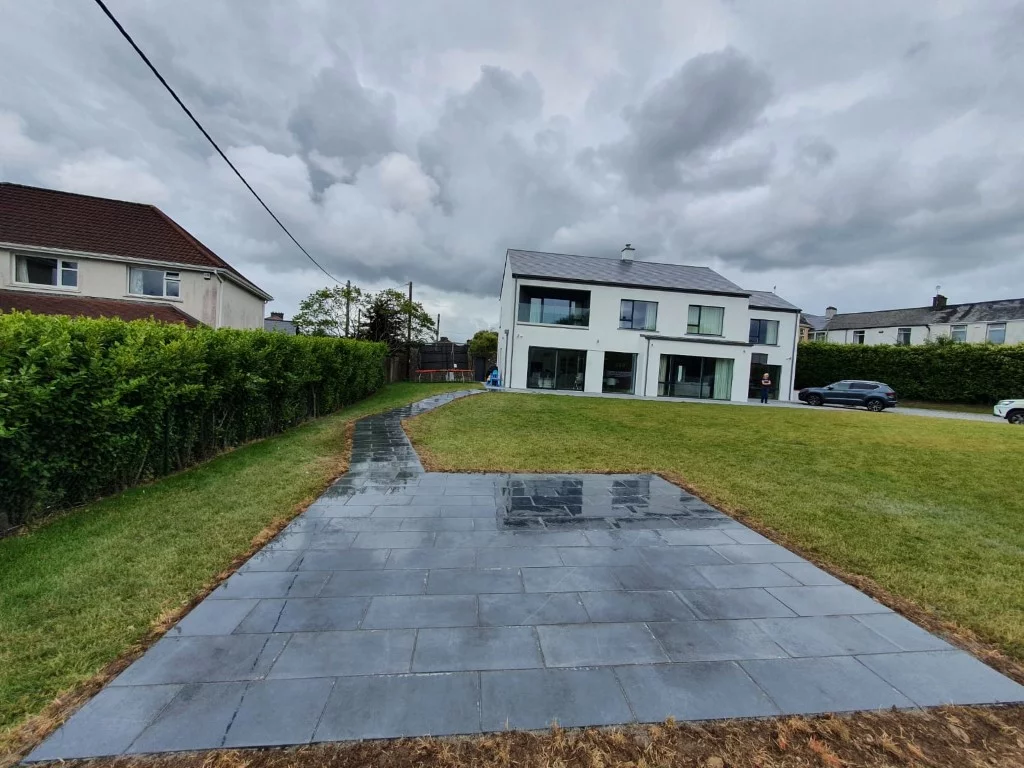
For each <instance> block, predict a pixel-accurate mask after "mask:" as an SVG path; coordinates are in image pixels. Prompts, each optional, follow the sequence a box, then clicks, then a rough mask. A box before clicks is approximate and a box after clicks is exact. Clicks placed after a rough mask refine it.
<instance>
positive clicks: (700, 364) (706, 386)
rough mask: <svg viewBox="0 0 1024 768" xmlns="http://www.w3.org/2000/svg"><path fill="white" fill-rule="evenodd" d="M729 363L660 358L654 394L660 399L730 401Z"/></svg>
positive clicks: (663, 356)
mask: <svg viewBox="0 0 1024 768" xmlns="http://www.w3.org/2000/svg"><path fill="white" fill-rule="evenodd" d="M732 369H733V361H732V360H731V359H728V358H718V357H688V356H686V355H662V356H661V363H660V365H659V368H658V394H659V395H661V396H662V397H698V398H702V399H706V400H730V399H732Z"/></svg>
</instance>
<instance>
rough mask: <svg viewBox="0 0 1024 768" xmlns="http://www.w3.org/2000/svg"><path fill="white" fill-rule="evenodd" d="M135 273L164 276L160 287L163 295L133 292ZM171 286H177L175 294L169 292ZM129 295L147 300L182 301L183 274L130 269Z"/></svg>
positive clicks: (146, 268) (156, 269)
mask: <svg viewBox="0 0 1024 768" xmlns="http://www.w3.org/2000/svg"><path fill="white" fill-rule="evenodd" d="M133 272H155V273H157V274H160V275H162V277H161V279H160V287H161V290H162V291H163V292H162V293H144V292H143V293H136V292H135V291H133V290H132V273H133ZM170 285H174V286H176V291H175V292H174V293H170V292H168V290H167V288H168V286H170ZM128 295H129V296H141V297H144V298H147V299H169V300H171V301H181V272H180V271H171V270H169V269H159V268H156V267H135V266H129V267H128Z"/></svg>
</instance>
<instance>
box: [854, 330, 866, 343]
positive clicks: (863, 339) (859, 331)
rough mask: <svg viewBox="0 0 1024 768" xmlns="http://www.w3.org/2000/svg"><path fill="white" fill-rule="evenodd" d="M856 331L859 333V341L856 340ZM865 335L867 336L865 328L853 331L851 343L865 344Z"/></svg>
mask: <svg viewBox="0 0 1024 768" xmlns="http://www.w3.org/2000/svg"><path fill="white" fill-rule="evenodd" d="M858 333H859V334H860V340H859V341H858V340H857V338H858V337H857V334H858ZM867 336H868V334H867V331H865V330H856V331H854V332H853V343H854V344H866V343H867Z"/></svg>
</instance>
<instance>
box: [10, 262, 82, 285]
mask: <svg viewBox="0 0 1024 768" xmlns="http://www.w3.org/2000/svg"><path fill="white" fill-rule="evenodd" d="M14 282H16V283H26V284H28V285H53V286H58V287H60V288H77V287H78V262H77V261H65V260H64V259H55V258H49V257H47V256H18V257H17V259H16V260H15V263H14Z"/></svg>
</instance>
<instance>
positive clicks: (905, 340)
mask: <svg viewBox="0 0 1024 768" xmlns="http://www.w3.org/2000/svg"><path fill="white" fill-rule="evenodd" d="M896 343H897V344H899V345H900V346H902V347H906V346H909V345H910V329H909V328H897V329H896Z"/></svg>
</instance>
